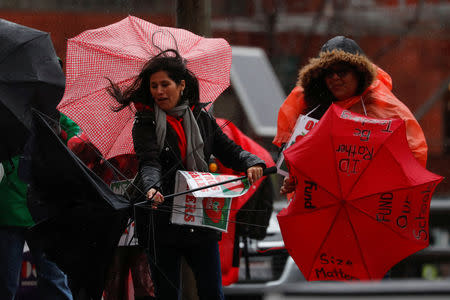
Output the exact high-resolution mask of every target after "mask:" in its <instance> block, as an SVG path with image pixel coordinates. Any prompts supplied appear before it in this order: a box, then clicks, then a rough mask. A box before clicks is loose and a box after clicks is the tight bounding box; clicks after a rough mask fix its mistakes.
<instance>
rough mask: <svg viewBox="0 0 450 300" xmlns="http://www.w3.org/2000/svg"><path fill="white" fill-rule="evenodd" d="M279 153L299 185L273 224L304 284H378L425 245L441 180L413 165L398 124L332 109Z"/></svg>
mask: <svg viewBox="0 0 450 300" xmlns="http://www.w3.org/2000/svg"><path fill="white" fill-rule="evenodd" d="M284 154H285V157H286V161H287V164H288V166H289V170H290V175H291V176H294V177H295V179H296V181H297V187H296V192H295V198H294V199H293V200H292V201H291V203H290V204H289V206H288V207H287V208H285V209H283V210H282V211H281V212H280V213H279V214H278V221H279V223H280V227H281V232H282V235H283V240H284V242H285V245H286V249H287V250H288V252H289V254H290V255H291V256H292V258H293V259H294V261H295V262H296V264H297V266H298V267H299V268H300V270H301V271H302V273H303V275H304V276H305V278H306V279H307V280H364V279H381V278H383V276H384V275H385V273H386V272H387V271H388V270H389V269H390V268H391V267H392V266H393V265H395V264H396V263H397V262H399V261H400V260H402V259H403V258H405V257H407V256H409V255H411V254H413V253H415V252H417V251H419V250H421V249H424V248H426V247H427V246H428V244H429V230H428V224H429V206H430V200H431V196H432V193H433V191H434V189H435V187H436V185H437V184H438V183H439V182H440V181H441V180H442V177H441V176H438V175H435V174H433V173H431V172H429V171H427V170H426V169H425V168H423V167H422V166H421V165H420V164H419V163H418V162H417V161H416V159H415V158H414V156H413V155H412V152H411V150H410V149H409V147H408V143H407V140H406V134H405V124H404V122H403V121H402V120H400V119H392V120H379V119H373V118H367V117H364V116H362V115H358V114H355V113H352V112H349V111H347V110H343V109H342V108H340V107H339V106H336V105H332V106H331V107H330V108H329V110H328V111H327V113H326V114H325V115H324V116H323V117H322V119H321V120H320V121H319V123H318V125H316V127H315V128H313V130H312V131H311V132H310V133H309V134H308V135H306V136H305V137H303V138H302V139H301V140H299V141H297V142H296V143H295V144H294V145H292V146H291V147H290V148H289V149H287V150H286V151H285V152H284Z"/></svg>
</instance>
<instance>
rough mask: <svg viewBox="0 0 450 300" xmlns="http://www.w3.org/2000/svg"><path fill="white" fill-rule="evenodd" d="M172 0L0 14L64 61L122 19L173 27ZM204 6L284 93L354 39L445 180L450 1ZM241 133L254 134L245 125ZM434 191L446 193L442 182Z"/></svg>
mask: <svg viewBox="0 0 450 300" xmlns="http://www.w3.org/2000/svg"><path fill="white" fill-rule="evenodd" d="M176 2H177V1H176V0H152V1H147V0H40V1H33V0H0V17H2V18H5V19H8V20H10V21H13V22H17V23H20V24H23V25H26V26H30V27H34V28H38V29H40V30H43V31H48V32H51V35H52V39H53V41H54V44H55V48H56V51H57V53H58V55H60V57H61V58H63V59H64V58H65V49H66V40H67V39H68V38H70V37H73V36H75V35H77V34H79V33H80V32H82V31H84V30H87V29H91V28H96V27H100V26H104V25H108V24H110V23H113V22H116V21H119V20H120V19H122V18H123V17H125V16H126V15H128V14H132V15H136V16H138V17H141V18H143V19H146V20H148V21H150V22H152V23H155V24H158V25H162V26H174V25H175V17H176V15H175V14H176ZM210 4H211V15H212V22H211V26H212V30H213V36H214V37H223V38H225V39H227V40H228V41H229V43H230V44H231V45H233V46H253V47H261V48H263V49H265V51H266V53H267V55H268V57H269V59H270V61H271V63H272V65H273V67H274V69H275V72H276V74H277V76H278V78H279V79H280V82H281V85H282V87H283V89H284V92H285V93H288V92H289V91H290V90H291V89H292V88H293V87H294V85H295V82H296V79H297V71H298V69H299V67H301V66H302V65H303V64H305V63H306V62H307V60H308V58H309V57H313V56H316V55H317V52H318V50H319V49H320V46H321V45H322V44H323V43H324V42H325V41H326V40H328V39H329V38H330V37H332V36H335V35H346V36H349V37H351V38H353V39H355V40H356V41H357V42H358V43H359V44H360V46H361V47H362V48H363V49H364V51H365V52H366V54H367V55H368V56H369V57H370V58H371V59H372V60H373V61H374V62H375V63H376V64H378V65H379V66H380V67H382V68H383V69H384V70H386V71H387V72H388V73H389V74H390V75H391V76H392V79H393V83H394V93H395V94H396V95H397V96H398V98H399V99H401V100H402V101H403V102H405V103H406V104H407V106H408V107H409V108H410V109H411V111H412V112H413V113H414V114H415V115H416V117H417V118H418V119H419V122H420V124H421V126H422V128H423V129H424V132H425V135H426V138H427V142H428V145H429V163H428V168H429V169H430V170H432V171H434V172H436V173H438V174H441V175H443V176H445V177H447V178H448V177H450V91H449V84H450V71H449V70H450V60H449V54H448V53H450V1H449V0H445V1H444V0H310V1H297V0H211V2H210ZM227 93H228V91H227V92H225V93H224V96H227ZM274 114H276V112H274ZM243 126H245V124H244V123H243ZM241 130H243V131H244V132H245V133H246V134H248V135H250V136H251V137H254V138H255V137H256V134H255V130H252V129H251V128H241ZM266 140H267V139H266ZM437 193H438V194H439V193H444V194H449V193H450V182H449V180H448V179H446V180H445V181H444V182H443V183H441V184H440V185H439V186H438V190H437Z"/></svg>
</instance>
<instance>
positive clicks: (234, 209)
mask: <svg viewBox="0 0 450 300" xmlns="http://www.w3.org/2000/svg"><path fill="white" fill-rule="evenodd" d="M216 120H217V124H219V126H220V127H221V128H222V130H223V132H224V133H225V134H226V135H227V136H228V137H229V138H230V139H232V140H233V141H234V142H235V143H236V144H238V145H240V146H241V147H242V148H243V149H244V150H246V151H248V152H250V153H253V154H255V155H257V156H258V157H259V158H261V159H262V160H264V162H265V163H266V166H267V167H268V168H269V167H273V166H275V162H274V161H273V159H272V156H271V155H270V153H269V152H268V151H267V150H266V149H264V148H263V147H261V146H260V145H259V144H258V143H256V142H255V141H254V140H252V139H250V138H249V137H248V136H246V135H245V134H244V133H242V132H241V131H240V130H239V129H238V128H237V127H236V125H234V124H233V123H232V122H230V121H227V120H225V119H219V118H217V119H216ZM217 163H218V170H217V172H218V173H223V174H234V175H244V173H237V172H235V171H233V170H232V169H229V168H227V167H225V166H224V165H223V164H222V163H221V162H220V161H217ZM263 180H266V179H263V178H261V179H260V180H258V181H257V182H256V183H255V184H253V185H252V187H251V188H250V190H249V191H248V192H247V193H246V194H245V195H242V196H240V197H236V198H233V201H232V202H231V209H230V223H229V224H228V231H227V232H226V233H222V239H221V240H220V242H219V252H220V266H221V269H222V284H223V285H230V284H232V283H235V282H237V280H238V277H239V266H233V260H234V259H235V257H234V253H235V251H234V250H235V249H234V247H235V246H236V245H235V234H236V227H237V226H239V225H238V224H237V223H236V217H237V214H238V211H239V209H241V208H242V207H243V206H244V205H245V204H246V203H247V201H248V200H249V199H250V198H251V197H252V196H253V195H254V194H255V192H256V190H257V189H259V188H262V186H261V185H262V184H270V183H269V182H263ZM267 196H269V195H267ZM253 213H254V214H262V213H263V212H253Z"/></svg>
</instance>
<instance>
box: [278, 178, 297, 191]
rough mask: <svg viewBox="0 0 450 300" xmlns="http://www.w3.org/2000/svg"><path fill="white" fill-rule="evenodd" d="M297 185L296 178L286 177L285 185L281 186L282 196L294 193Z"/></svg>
mask: <svg viewBox="0 0 450 300" xmlns="http://www.w3.org/2000/svg"><path fill="white" fill-rule="evenodd" d="M296 185H297V183H296V182H295V179H294V178H292V177H284V180H283V185H282V186H281V189H280V194H282V195H285V194H289V193H292V192H293V191H295V186H296Z"/></svg>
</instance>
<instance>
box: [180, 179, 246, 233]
mask: <svg viewBox="0 0 450 300" xmlns="http://www.w3.org/2000/svg"><path fill="white" fill-rule="evenodd" d="M234 178H238V176H235V175H224V174H214V173H205V172H194V171H178V172H177V176H176V181H175V193H179V192H183V191H187V190H193V189H196V188H199V187H205V186H209V185H212V184H215V183H219V182H222V181H226V180H230V179H234ZM248 188H249V184H248V181H247V179H241V180H236V181H234V182H229V183H226V184H222V185H217V186H213V187H209V188H205V189H201V190H198V191H194V192H192V193H188V194H184V195H180V196H176V197H175V198H174V200H173V209H172V223H174V224H180V225H190V226H200V227H208V228H212V229H215V230H219V231H223V232H226V231H227V228H228V218H229V212H230V207H231V201H232V198H234V197H238V196H242V195H244V194H245V193H246V192H247V191H248Z"/></svg>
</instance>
